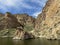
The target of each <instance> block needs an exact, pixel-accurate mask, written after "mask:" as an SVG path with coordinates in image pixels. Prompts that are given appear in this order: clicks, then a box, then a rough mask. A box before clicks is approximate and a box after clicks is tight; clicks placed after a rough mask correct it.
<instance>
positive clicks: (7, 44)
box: [0, 38, 60, 45]
mask: <svg viewBox="0 0 60 45" xmlns="http://www.w3.org/2000/svg"><path fill="white" fill-rule="evenodd" d="M0 45H60V40H52V41H51V40H46V39H30V40H13V39H12V38H0Z"/></svg>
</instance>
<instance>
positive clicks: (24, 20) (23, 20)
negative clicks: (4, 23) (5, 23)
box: [15, 14, 35, 31]
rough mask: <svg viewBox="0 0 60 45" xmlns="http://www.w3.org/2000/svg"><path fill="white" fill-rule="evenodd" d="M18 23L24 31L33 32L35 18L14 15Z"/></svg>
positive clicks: (26, 15) (25, 15)
mask: <svg viewBox="0 0 60 45" xmlns="http://www.w3.org/2000/svg"><path fill="white" fill-rule="evenodd" d="M15 16H16V18H17V19H18V22H19V23H20V24H22V25H24V30H27V31H28V30H33V28H34V26H35V18H33V17H32V16H29V15H28V14H15Z"/></svg>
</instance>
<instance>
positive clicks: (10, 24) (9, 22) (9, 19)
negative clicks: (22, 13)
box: [0, 12, 22, 29]
mask: <svg viewBox="0 0 60 45" xmlns="http://www.w3.org/2000/svg"><path fill="white" fill-rule="evenodd" d="M19 26H22V25H21V24H20V23H19V22H18V20H17V18H16V17H15V16H13V15H12V14H11V13H9V12H7V13H6V14H5V16H4V17H3V18H2V19H0V29H9V28H16V27H19Z"/></svg>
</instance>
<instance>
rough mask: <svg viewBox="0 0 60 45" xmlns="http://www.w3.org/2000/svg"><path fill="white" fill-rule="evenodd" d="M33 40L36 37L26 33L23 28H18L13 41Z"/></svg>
mask: <svg viewBox="0 0 60 45" xmlns="http://www.w3.org/2000/svg"><path fill="white" fill-rule="evenodd" d="M32 38H35V37H34V35H32V34H31V33H28V32H26V31H24V30H23V28H22V27H18V28H17V30H16V32H15V35H14V37H13V39H20V40H24V39H32Z"/></svg>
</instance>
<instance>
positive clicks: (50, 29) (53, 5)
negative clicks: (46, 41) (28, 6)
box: [35, 0, 60, 38]
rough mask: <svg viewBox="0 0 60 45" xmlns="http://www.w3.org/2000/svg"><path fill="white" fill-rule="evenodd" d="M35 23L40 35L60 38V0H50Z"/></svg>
mask: <svg viewBox="0 0 60 45" xmlns="http://www.w3.org/2000/svg"><path fill="white" fill-rule="evenodd" d="M35 24H36V25H35V30H37V31H40V32H39V34H40V35H39V36H43V37H46V38H48V37H49V38H53V37H54V38H60V0H48V1H47V3H46V6H45V7H44V8H43V11H42V13H41V14H40V15H38V17H37V19H36V23H35Z"/></svg>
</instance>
